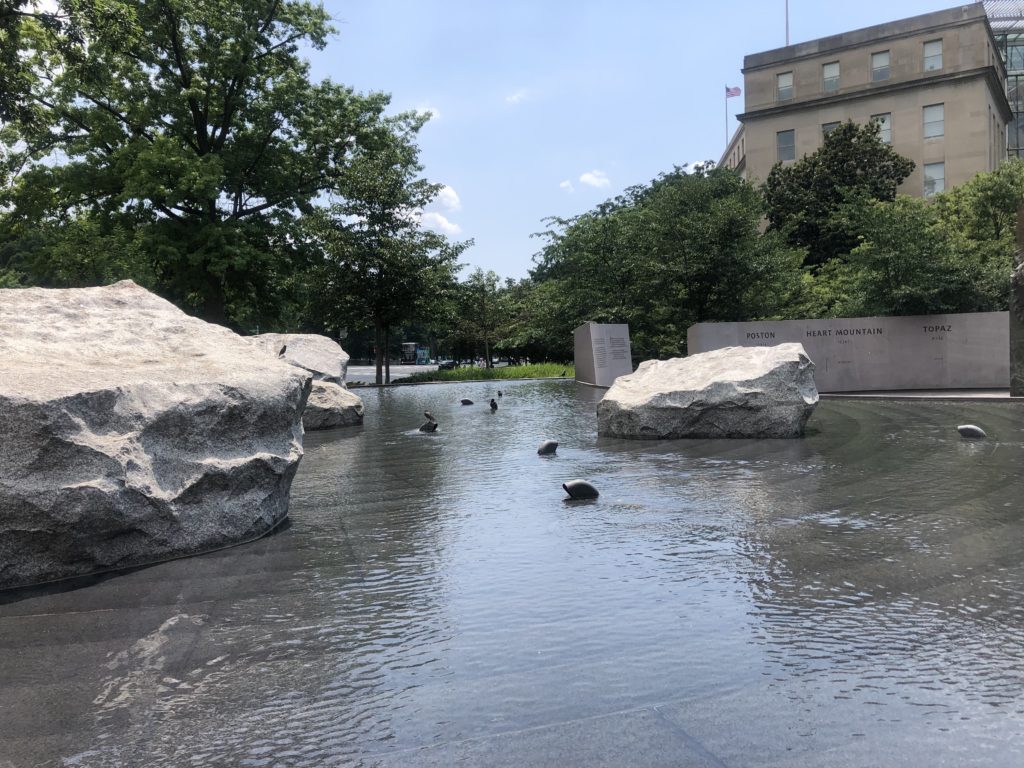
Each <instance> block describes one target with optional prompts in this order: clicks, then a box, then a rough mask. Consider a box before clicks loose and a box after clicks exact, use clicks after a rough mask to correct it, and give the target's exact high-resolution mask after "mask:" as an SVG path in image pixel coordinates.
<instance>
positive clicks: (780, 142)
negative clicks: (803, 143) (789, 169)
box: [775, 130, 796, 163]
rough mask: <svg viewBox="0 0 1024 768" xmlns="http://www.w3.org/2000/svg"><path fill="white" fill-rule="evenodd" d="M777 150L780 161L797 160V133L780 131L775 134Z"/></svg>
mask: <svg viewBox="0 0 1024 768" xmlns="http://www.w3.org/2000/svg"><path fill="white" fill-rule="evenodd" d="M775 149H776V152H777V156H778V161H779V162H780V163H784V162H786V161H787V160H796V131H793V130H789V131H779V132H778V133H776V134H775Z"/></svg>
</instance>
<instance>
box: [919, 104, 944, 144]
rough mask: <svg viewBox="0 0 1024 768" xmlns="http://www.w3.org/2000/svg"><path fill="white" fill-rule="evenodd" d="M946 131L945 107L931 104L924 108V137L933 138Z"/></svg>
mask: <svg viewBox="0 0 1024 768" xmlns="http://www.w3.org/2000/svg"><path fill="white" fill-rule="evenodd" d="M945 132H946V107H945V105H943V104H932V105H931V106H928V107H925V108H924V137H925V138H926V139H934V138H935V137H936V136H942V135H943V134H944V133H945Z"/></svg>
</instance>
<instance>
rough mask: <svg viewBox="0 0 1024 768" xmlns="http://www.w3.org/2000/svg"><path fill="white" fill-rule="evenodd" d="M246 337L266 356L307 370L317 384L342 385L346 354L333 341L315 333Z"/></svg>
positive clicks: (266, 334) (343, 382)
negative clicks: (268, 355) (332, 383)
mask: <svg viewBox="0 0 1024 768" xmlns="http://www.w3.org/2000/svg"><path fill="white" fill-rule="evenodd" d="M247 338H248V339H249V342H250V343H251V344H255V345H256V346H257V347H258V348H259V349H261V350H263V351H264V352H266V353H267V354H270V355H273V356H274V357H280V358H281V359H282V360H284V361H285V362H286V363H291V364H292V365H295V366H298V367H299V368H304V369H305V370H307V371H309V372H310V373H311V374H312V375H313V378H314V379H315V380H317V381H330V382H334V383H335V384H341V385H342V386H344V385H345V373H346V372H347V371H348V359H349V357H348V353H347V352H345V350H344V349H342V348H341V345H340V344H338V342H336V341H334V340H333V339H329V338H327V337H326V336H321V335H319V334H316V333H261V334H259V335H258V336H249V337H247Z"/></svg>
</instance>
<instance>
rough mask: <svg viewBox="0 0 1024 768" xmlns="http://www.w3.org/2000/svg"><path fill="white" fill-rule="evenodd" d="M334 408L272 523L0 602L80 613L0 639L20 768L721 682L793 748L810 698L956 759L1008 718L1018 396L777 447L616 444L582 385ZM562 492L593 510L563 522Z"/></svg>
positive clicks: (414, 727)
mask: <svg viewBox="0 0 1024 768" xmlns="http://www.w3.org/2000/svg"><path fill="white" fill-rule="evenodd" d="M498 386H500V387H501V389H502V390H503V391H504V393H505V395H504V397H503V398H502V399H501V401H500V407H499V409H498V411H497V412H495V413H491V412H490V409H489V408H488V407H487V402H488V401H489V399H490V398H491V397H496V393H497V389H498ZM361 394H362V396H363V397H364V399H365V401H366V420H365V424H364V426H363V427H362V428H358V429H354V430H338V431H337V432H332V433H322V434H314V435H309V436H307V441H306V457H305V459H304V460H303V464H302V467H301V468H300V471H299V475H298V476H297V478H296V482H295V486H294V491H293V503H292V517H291V519H292V524H291V526H290V527H289V528H288V529H287V530H286V531H283V532H281V533H280V534H278V535H275V536H272V537H269V538H267V539H264V540H262V541H260V542H257V543H256V544H254V545H252V546H251V547H243V548H239V549H235V550H230V551H226V552H224V553H217V554H214V555H210V556H208V557H204V558H195V559H191V560H183V561H178V562H175V563H168V564H165V565H162V566H158V567H156V568H152V569H144V570H142V571H139V572H136V573H132V574H127V575H125V576H122V577H119V578H117V579H111V580H108V581H105V582H102V583H99V584H95V585H93V586H90V587H88V588H87V589H85V590H81V591H80V594H79V595H78V596H77V603H76V601H75V600H72V598H71V597H69V596H68V595H61V594H50V595H47V594H41V595H36V596H33V597H32V598H27V599H25V600H22V601H20V602H17V603H12V604H10V605H7V606H3V607H0V611H3V612H0V632H4V631H7V632H12V631H14V632H28V631H38V630H39V627H41V626H42V625H43V622H44V619H43V618H42V617H43V616H44V615H54V616H64V617H65V620H66V621H69V622H72V623H74V622H78V623H79V625H80V626H79V627H78V629H76V630H75V632H74V633H69V636H68V637H69V639H68V640H67V641H66V642H64V644H63V645H58V644H54V645H50V646H48V647H44V648H35V649H34V650H31V649H28V648H26V649H21V646H20V645H19V643H18V640H17V637H16V636H12V637H14V639H12V640H11V641H10V642H9V643H7V645H6V646H5V647H7V648H8V649H9V650H11V652H12V653H13V655H12V656H11V657H10V658H9V660H8V661H7V662H6V664H7V666H5V667H0V669H4V670H12V671H13V670H14V669H15V668H16V667H17V666H18V665H19V664H27V665H29V666H30V667H31V668H32V669H33V670H36V671H35V672H33V673H32V674H35V675H39V674H42V673H41V672H40V671H38V670H40V669H41V667H42V666H43V665H47V666H49V667H50V668H51V670H52V671H51V673H50V674H51V675H52V676H54V677H56V678H58V679H65V680H66V681H68V682H67V683H66V685H65V687H64V688H62V687H61V686H59V685H58V686H55V687H53V688H51V689H49V690H47V691H45V692H43V693H41V694H40V697H41V700H42V701H44V702H45V701H47V697H48V696H49V697H51V698H55V697H61V696H63V697H65V701H66V703H65V708H66V716H65V720H64V722H65V723H67V726H66V728H65V732H64V733H63V734H62V735H60V736H59V737H52V738H51V737H47V738H49V739H50V740H49V741H47V740H41V741H40V743H41V744H42V743H45V744H46V745H47V747H46V749H49V750H51V751H50V752H46V753H45V754H44V753H43V752H40V753H38V754H37V755H34V756H35V757H37V758H39V759H37V762H40V763H44V764H46V763H45V762H44V758H51V762H50V763H49V764H53V765H59V764H81V765H88V766H97V767H102V766H120V765H139V764H147V765H154V766H155V765H185V764H192V765H221V764H238V765H253V766H258V765H267V766H272V765H288V766H315V765H350V764H362V763H365V764H367V765H372V764H374V761H375V760H376V759H377V757H378V756H382V755H387V754H392V753H394V751H395V750H402V749H411V748H415V747H419V746H423V745H429V744H434V743H442V742H452V741H458V740H461V739H468V738H473V737H477V736H486V735H490V734H496V733H504V732H511V731H521V730H523V729H529V728H532V727H535V726H539V725H543V724H547V723H552V722H561V721H566V720H573V719H580V718H587V717H592V716H596V715H601V714H605V713H609V712H621V711H623V710H628V709H630V708H635V707H641V706H648V705H653V704H660V703H664V702H673V701H681V700H690V699H693V698H695V697H702V696H708V695H709V693H711V692H723V691H754V690H757V691H760V693H759V694H758V695H759V696H762V697H764V700H765V701H767V702H769V706H771V707H772V708H773V709H778V711H779V712H781V713H784V715H785V716H787V717H789V716H791V717H793V718H799V719H801V720H802V721H804V722H808V723H810V724H811V727H812V729H813V724H814V723H823V722H826V721H829V720H830V719H834V718H835V713H834V708H835V707H836V706H839V705H840V704H842V706H850V707H854V708H855V709H853V710H844V712H847V711H849V712H869V713H872V714H870V715H865V716H864V717H866V718H868V719H871V718H874V719H876V720H882V719H888V720H896V719H899V720H902V724H901V727H902V728H905V729H907V732H908V733H917V732H925V731H930V730H934V729H940V730H941V729H946V728H951V727H953V726H955V727H956V729H957V733H958V737H959V738H961V739H966V740H967V741H968V743H970V742H971V740H972V739H975V740H981V739H982V736H983V734H988V733H991V732H993V731H994V730H998V729H1000V728H1011V729H1012V728H1015V727H1017V726H1019V725H1020V715H1021V713H1022V699H1021V693H1020V690H1021V683H1022V682H1024V680H1022V677H1024V600H1022V598H1024V565H1022V560H1021V557H1020V554H1019V553H1020V551H1021V547H1022V544H1024V522H1022V520H1021V513H1020V505H1019V503H1018V500H1017V496H1018V495H1019V492H1018V490H1017V489H1018V488H1019V485H1020V477H1019V467H1020V466H1021V460H1022V458H1024V456H1022V452H1024V431H1022V426H1024V422H1022V420H1021V413H1022V412H1021V410H1020V408H1019V407H1018V406H1016V405H999V404H991V403H989V404H984V405H965V404H956V405H948V404H946V405H943V404H928V403H910V404H907V403H883V402H877V401H872V402H864V403H861V402H846V401H844V402H825V403H823V404H822V405H821V406H820V407H819V409H818V411H817V413H816V414H815V416H814V417H813V419H812V421H811V422H810V425H809V434H808V437H807V438H806V439H804V440H769V441H726V440H696V441H659V442H640V443H637V442H630V441H624V440H612V439H604V438H598V437H597V436H596V433H595V427H596V423H595V417H594V408H595V406H596V403H597V400H598V399H599V398H600V395H601V392H600V390H593V389H589V388H585V387H577V386H576V385H575V384H573V383H571V382H523V383H516V384H502V385H488V384H466V385H451V386H421V387H408V388H396V389H389V390H383V391H377V390H363V391H362V392H361ZM463 397H468V398H470V399H472V400H474V401H475V402H476V403H477V404H476V405H474V406H462V405H460V399H461V398H463ZM424 410H429V411H430V412H431V413H432V414H433V415H434V416H435V418H436V419H437V420H438V422H439V423H440V428H439V430H438V432H437V433H434V434H423V433H419V432H417V431H416V427H417V426H418V425H419V423H420V422H421V421H422V413H423V411H424ZM964 421H970V422H974V423H979V424H982V425H983V426H984V428H985V429H986V431H988V433H989V435H991V436H992V438H991V439H990V440H988V441H984V442H980V443H965V442H963V441H961V440H960V438H959V436H958V435H957V434H956V430H955V425H956V424H957V423H963V422H964ZM544 439H555V440H558V441H559V443H560V445H559V448H558V453H557V454H556V455H554V456H548V457H539V456H537V454H536V449H537V446H538V445H539V443H540V442H541V441H542V440H544ZM577 477H580V478H586V479H587V480H589V481H590V482H592V483H593V484H594V485H595V486H596V487H597V488H598V490H599V491H600V492H601V496H600V498H599V499H597V500H596V501H593V502H589V503H585V504H580V503H568V504H567V503H565V493H564V491H563V490H562V487H561V484H562V483H563V482H565V481H567V480H570V479H573V478H577ZM82 601H84V602H85V603H87V604H89V605H91V606H92V607H93V608H95V609H96V610H95V611H94V612H93V613H90V612H89V611H87V610H86V609H84V608H83V607H82V604H81V603H82ZM122 608H124V609H125V610H124V611H123V612H122V613H117V614H116V615H117V616H118V617H121V620H122V621H123V624H122V629H121V630H120V631H119V632H117V633H114V634H113V636H112V637H107V636H106V635H104V634H103V632H101V631H100V630H99V629H97V627H98V626H99V625H101V624H103V623H104V622H107V623H108V624H109V622H110V621H111V616H110V614H109V611H112V610H121V609H122ZM4 612H6V613H4ZM15 613H17V614H18V616H15V615H14V614H15ZM15 621H18V622H21V623H19V624H17V627H18V628H17V629H16V630H15V629H13V628H14V627H15V623H14V622H15ZM33 628H34V629H33ZM90 633H92V634H96V635H103V638H104V639H103V640H102V641H100V640H97V641H95V642H82V641H80V640H79V639H77V638H81V637H87V636H90ZM2 640H3V638H2V636H0V642H2ZM33 654H35V655H33ZM32 665H34V666H32ZM23 674H24V676H25V677H26V678H27V677H29V676H30V675H29V673H28V672H25V673H23ZM75 691H81V692H82V693H81V695H80V696H78V697H76V696H75V695H71V693H69V692H75ZM751 695H753V694H751ZM917 712H920V713H922V714H920V715H917V714H915V713H917ZM787 713H788V714H787ZM18 716H19V714H18V712H17V710H15V711H14V714H13V715H11V714H10V713H8V714H6V715H5V714H3V713H2V712H0V734H2V733H3V732H4V726H6V725H8V724H10V723H13V722H14V720H10V719H9V720H8V721H7V722H5V721H4V719H3V718H5V717H7V718H14V719H17V718H18ZM23 720H25V722H28V721H29V718H28V717H27V715H26V716H25V717H24V718H23ZM19 723H20V724H19V727H21V728H23V729H25V728H28V731H29V733H30V734H31V729H32V727H34V726H32V725H25V724H24V723H22V722H21V721H19ZM735 727H738V728H742V725H741V726H735ZM915 729H917V730H915ZM0 738H2V736H0ZM59 758H62V759H59ZM76 761H77V762H76ZM997 764H998V763H997Z"/></svg>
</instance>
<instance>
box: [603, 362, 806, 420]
mask: <svg viewBox="0 0 1024 768" xmlns="http://www.w3.org/2000/svg"><path fill="white" fill-rule="evenodd" d="M813 374H814V363H812V362H811V361H810V358H808V357H807V353H806V352H804V348H803V345H802V344H779V345H778V346H775V347H725V348H724V349H716V350H713V351H711V352H703V353H701V354H697V355H691V356H689V357H683V358H673V359H671V360H647V361H646V362H643V363H641V364H640V366H639V367H638V368H637V369H636V371H635V372H634V373H632V374H630V375H628V376H620V377H619V378H617V379H616V380H615V383H614V384H613V385H612V387H611V389H609V390H608V392H607V393H606V394H605V396H604V398H603V399H602V400H601V402H600V403H598V406H597V431H598V434H600V435H607V436H610V437H629V438H649V439H665V438H680V437H707V438H712V437H799V436H801V435H802V434H803V431H804V426H805V425H806V424H807V419H809V418H810V416H811V413H812V412H813V411H814V406H815V405H817V403H818V390H817V387H815V386H814V375H813Z"/></svg>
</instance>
